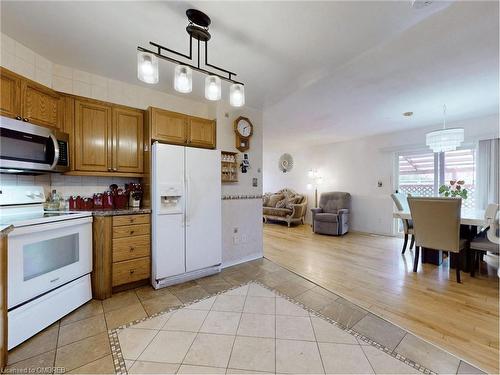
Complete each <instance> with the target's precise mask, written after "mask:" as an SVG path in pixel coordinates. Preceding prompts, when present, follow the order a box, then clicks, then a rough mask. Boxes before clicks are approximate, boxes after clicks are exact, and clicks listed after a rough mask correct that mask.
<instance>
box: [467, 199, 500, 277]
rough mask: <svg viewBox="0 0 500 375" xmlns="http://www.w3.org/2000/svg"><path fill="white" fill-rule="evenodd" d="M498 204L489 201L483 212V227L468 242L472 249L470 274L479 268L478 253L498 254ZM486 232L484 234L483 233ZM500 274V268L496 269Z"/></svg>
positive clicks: (499, 229)
mask: <svg viewBox="0 0 500 375" xmlns="http://www.w3.org/2000/svg"><path fill="white" fill-rule="evenodd" d="M499 209H500V205H498V204H496V203H490V204H489V205H488V207H487V208H486V212H485V214H484V221H485V222H486V225H485V227H484V228H483V229H482V230H481V233H480V234H479V236H478V237H476V238H474V239H473V240H472V241H471V242H470V250H471V251H472V265H471V270H470V275H471V276H472V277H474V275H475V272H476V268H477V269H479V260H480V255H481V254H484V253H486V252H488V253H491V254H498V253H499V250H500V249H499V247H500V233H499V232H500V228H499V223H498V211H499ZM485 234H486V235H485ZM498 273H499V276H500V269H499V270H498Z"/></svg>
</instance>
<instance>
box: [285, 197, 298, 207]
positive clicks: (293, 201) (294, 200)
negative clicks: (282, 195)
mask: <svg viewBox="0 0 500 375" xmlns="http://www.w3.org/2000/svg"><path fill="white" fill-rule="evenodd" d="M301 199H302V198H301V197H297V196H295V197H292V198H288V199H286V202H285V208H289V209H290V210H292V209H293V205H294V204H297V203H299V202H300V200H301Z"/></svg>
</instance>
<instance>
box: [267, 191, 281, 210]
mask: <svg viewBox="0 0 500 375" xmlns="http://www.w3.org/2000/svg"><path fill="white" fill-rule="evenodd" d="M282 199H283V194H273V195H271V196H270V197H269V202H268V203H267V204H268V207H276V203H278V202H279V201H280V200H282Z"/></svg>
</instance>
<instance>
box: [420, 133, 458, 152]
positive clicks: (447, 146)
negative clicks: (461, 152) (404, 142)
mask: <svg viewBox="0 0 500 375" xmlns="http://www.w3.org/2000/svg"><path fill="white" fill-rule="evenodd" d="M463 141H464V129H463V128H449V129H441V130H435V131H433V132H430V133H427V134H426V136H425V143H426V145H427V146H429V147H430V149H431V150H432V151H433V152H446V151H453V150H456V149H457V147H458V146H460V145H461V144H462V142H463Z"/></svg>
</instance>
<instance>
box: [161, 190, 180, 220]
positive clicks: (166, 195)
mask: <svg viewBox="0 0 500 375" xmlns="http://www.w3.org/2000/svg"><path fill="white" fill-rule="evenodd" d="M158 190H159V192H158V193H159V195H160V207H159V213H160V214H180V213H182V212H183V203H184V189H183V188H182V185H174V184H161V185H160V187H159V189H158Z"/></svg>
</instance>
